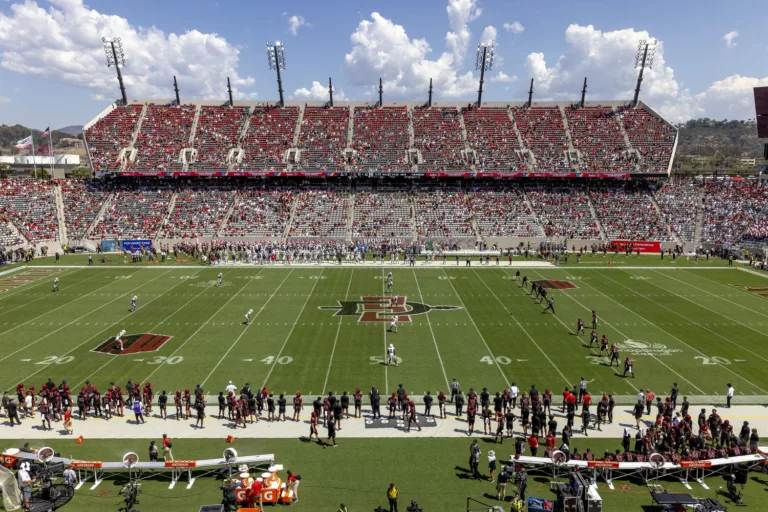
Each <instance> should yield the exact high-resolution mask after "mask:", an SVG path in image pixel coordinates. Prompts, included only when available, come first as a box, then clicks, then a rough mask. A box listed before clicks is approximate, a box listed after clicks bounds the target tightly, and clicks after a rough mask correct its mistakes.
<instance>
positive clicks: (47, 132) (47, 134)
mask: <svg viewBox="0 0 768 512" xmlns="http://www.w3.org/2000/svg"><path fill="white" fill-rule="evenodd" d="M50 134H51V127H50V126H49V127H48V128H46V129H45V131H44V132H43V135H42V136H43V137H47V136H49V135H50Z"/></svg>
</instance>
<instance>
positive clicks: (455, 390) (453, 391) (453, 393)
mask: <svg viewBox="0 0 768 512" xmlns="http://www.w3.org/2000/svg"><path fill="white" fill-rule="evenodd" d="M460 387H461V385H460V384H459V383H458V382H457V381H456V379H453V382H451V400H450V401H449V403H453V399H454V398H456V395H457V394H459V388H460Z"/></svg>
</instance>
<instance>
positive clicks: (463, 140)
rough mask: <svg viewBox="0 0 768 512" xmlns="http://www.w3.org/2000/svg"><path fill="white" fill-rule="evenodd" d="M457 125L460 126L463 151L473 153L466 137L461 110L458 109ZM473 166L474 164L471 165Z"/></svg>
mask: <svg viewBox="0 0 768 512" xmlns="http://www.w3.org/2000/svg"><path fill="white" fill-rule="evenodd" d="M458 119H459V126H461V140H462V142H464V151H465V152H466V153H468V154H473V153H474V151H472V146H470V145H469V139H468V138H467V126H466V125H465V124H464V116H463V115H462V114H461V110H459V116H458ZM472 167H474V164H473V165H472Z"/></svg>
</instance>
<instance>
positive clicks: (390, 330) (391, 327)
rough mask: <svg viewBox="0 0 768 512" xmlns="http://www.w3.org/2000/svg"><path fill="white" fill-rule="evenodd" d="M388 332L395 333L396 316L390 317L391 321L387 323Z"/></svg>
mask: <svg viewBox="0 0 768 512" xmlns="http://www.w3.org/2000/svg"><path fill="white" fill-rule="evenodd" d="M389 332H397V316H393V317H392V321H391V322H390V323H389Z"/></svg>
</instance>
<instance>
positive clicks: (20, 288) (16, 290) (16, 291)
mask: <svg viewBox="0 0 768 512" xmlns="http://www.w3.org/2000/svg"><path fill="white" fill-rule="evenodd" d="M35 268H37V267H17V268H13V269H11V270H6V271H4V272H0V276H3V275H5V274H11V273H13V272H19V271H22V270H34V269H35ZM73 268H74V267H73ZM78 270H84V269H83V267H78ZM76 272H77V271H75V272H62V273H61V274H51V277H63V276H71V275H72V274H75V273H76ZM22 275H23V274H22ZM33 282H34V281H33ZM44 284H48V285H50V284H51V282H50V281H49V280H48V279H40V282H39V283H37V284H34V285H32V286H29V283H26V284H22V285H19V286H17V287H16V288H14V290H13V293H6V294H3V296H2V297H0V300H4V299H9V298H11V297H15V296H16V295H19V294H20V293H23V292H25V291H27V290H31V289H32V288H37V287H38V286H42V285H44ZM43 296H44V297H47V296H48V294H43Z"/></svg>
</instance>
